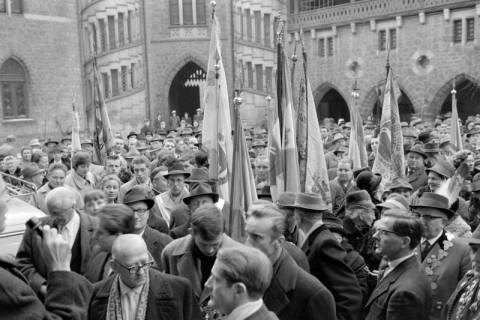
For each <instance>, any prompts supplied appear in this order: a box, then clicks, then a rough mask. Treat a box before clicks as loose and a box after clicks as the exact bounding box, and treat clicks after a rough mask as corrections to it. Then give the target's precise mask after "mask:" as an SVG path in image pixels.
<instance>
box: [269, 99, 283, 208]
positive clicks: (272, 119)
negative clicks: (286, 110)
mask: <svg viewBox="0 0 480 320" xmlns="http://www.w3.org/2000/svg"><path fill="white" fill-rule="evenodd" d="M267 124H268V158H269V160H270V172H269V177H270V194H271V195H272V200H273V201H276V200H277V199H278V195H279V194H280V193H282V192H283V190H284V183H285V182H284V177H283V157H281V156H280V154H281V151H282V139H281V136H280V119H279V117H278V113H277V108H270V106H269V108H268V113H267Z"/></svg>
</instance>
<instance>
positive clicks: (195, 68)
mask: <svg viewBox="0 0 480 320" xmlns="http://www.w3.org/2000/svg"><path fill="white" fill-rule="evenodd" d="M205 79H206V73H205V70H203V69H202V68H201V67H200V66H199V65H197V64H196V63H194V62H188V63H187V64H185V66H183V68H182V69H180V71H178V73H177V74H176V75H175V78H173V81H172V84H171V85H170V89H169V92H168V103H169V106H170V110H176V111H177V115H179V116H183V114H184V113H185V112H188V113H189V115H190V117H193V115H194V114H195V109H197V108H200V107H202V104H203V101H202V97H203V91H204V88H205Z"/></svg>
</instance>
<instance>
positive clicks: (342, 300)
mask: <svg viewBox="0 0 480 320" xmlns="http://www.w3.org/2000/svg"><path fill="white" fill-rule="evenodd" d="M319 236H320V237H322V235H319ZM318 244H321V246H320V245H316V246H314V248H313V251H312V252H311V253H310V254H309V262H310V270H311V273H312V275H314V276H315V277H317V279H319V280H320V281H321V282H322V283H323V284H324V285H325V286H326V287H327V288H328V290H330V292H331V293H332V294H333V297H334V298H335V302H336V313H337V318H338V319H339V320H351V319H358V318H359V315H360V311H361V309H362V292H361V290H360V286H359V284H358V280H357V278H356V276H355V274H354V273H353V271H352V269H351V268H350V267H349V266H348V265H347V264H346V262H345V254H346V253H345V251H344V250H343V248H342V247H341V245H340V244H339V243H338V242H337V241H336V240H335V239H324V241H321V242H320V243H318Z"/></svg>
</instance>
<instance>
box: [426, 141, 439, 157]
mask: <svg viewBox="0 0 480 320" xmlns="http://www.w3.org/2000/svg"><path fill="white" fill-rule="evenodd" d="M441 151H442V149H440V146H439V145H438V143H437V142H428V143H425V144H424V145H423V152H424V153H426V154H429V153H438V152H441Z"/></svg>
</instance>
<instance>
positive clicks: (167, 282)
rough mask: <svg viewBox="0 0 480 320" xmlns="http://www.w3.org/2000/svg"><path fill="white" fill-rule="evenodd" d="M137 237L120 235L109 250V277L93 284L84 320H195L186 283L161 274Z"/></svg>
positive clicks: (190, 290) (196, 317) (181, 279)
mask: <svg viewBox="0 0 480 320" xmlns="http://www.w3.org/2000/svg"><path fill="white" fill-rule="evenodd" d="M153 264H154V262H153V259H152V258H151V256H150V254H149V252H148V249H147V245H146V244H145V241H144V240H143V239H142V237H141V236H139V235H136V234H124V235H120V236H118V237H117V239H116V240H115V241H114V243H113V246H112V260H111V266H112V269H113V270H114V271H115V275H114V276H113V277H109V278H108V279H106V280H104V281H101V282H99V283H97V284H95V287H94V291H93V295H92V298H91V300H90V306H89V315H88V319H92V320H93V319H95V320H97V319H116V320H122V319H123V320H127V319H146V320H153V319H180V320H183V319H199V314H200V310H198V306H197V305H196V303H195V299H194V296H193V291H192V287H191V285H190V283H189V282H188V280H186V279H184V278H181V277H176V276H172V275H168V274H165V273H161V272H159V271H157V270H155V269H152V268H151V266H152V265H153Z"/></svg>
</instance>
